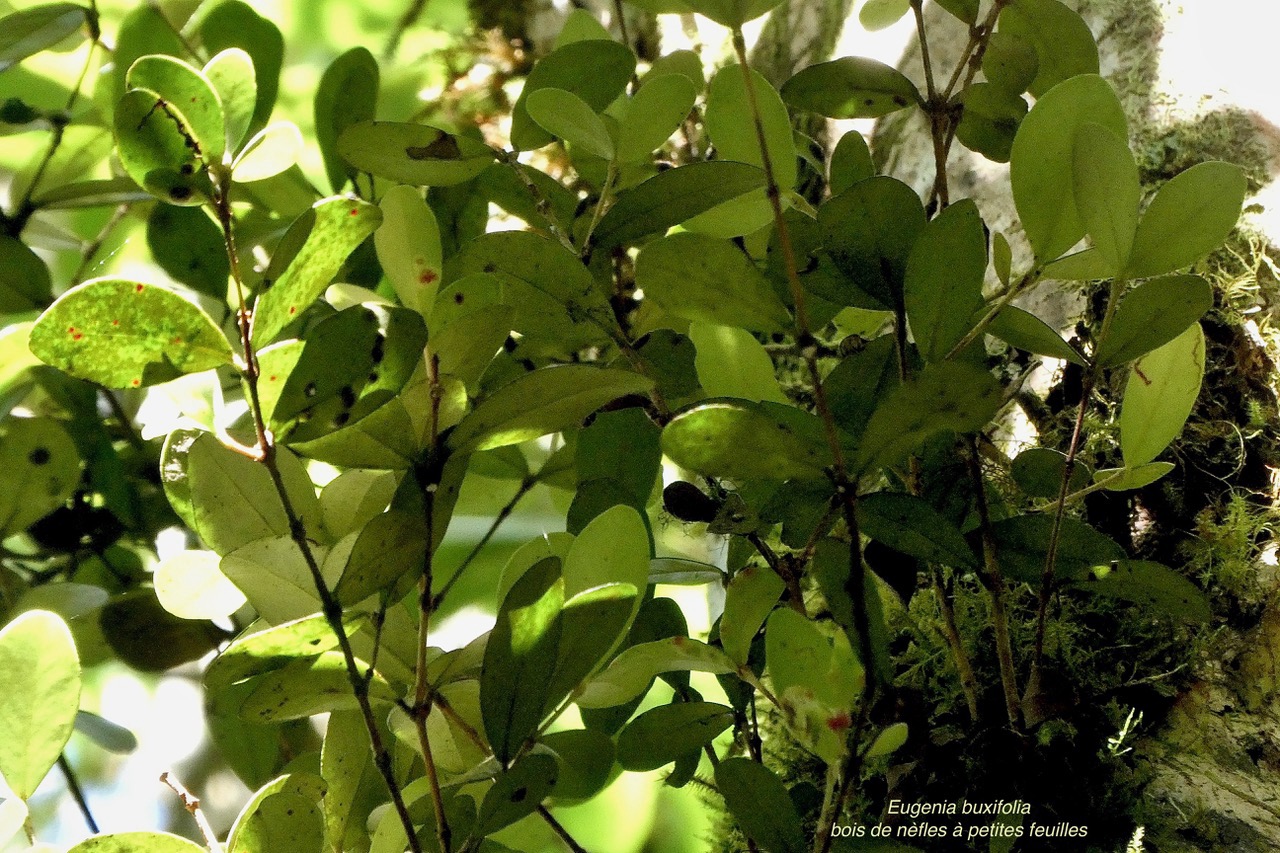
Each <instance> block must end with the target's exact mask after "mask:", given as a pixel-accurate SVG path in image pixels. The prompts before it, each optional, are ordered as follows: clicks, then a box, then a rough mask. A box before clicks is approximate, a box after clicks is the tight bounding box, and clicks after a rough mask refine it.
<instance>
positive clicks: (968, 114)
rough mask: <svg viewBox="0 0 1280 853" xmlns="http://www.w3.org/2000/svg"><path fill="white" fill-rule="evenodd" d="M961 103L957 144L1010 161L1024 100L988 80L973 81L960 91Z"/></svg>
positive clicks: (1024, 108) (1025, 107)
mask: <svg viewBox="0 0 1280 853" xmlns="http://www.w3.org/2000/svg"><path fill="white" fill-rule="evenodd" d="M960 103H961V104H962V105H963V107H964V113H963V115H961V117H960V124H959V126H958V127H957V128H956V139H958V140H960V144H962V145H963V146H964V147H965V148H968V149H969V150H970V151H976V152H978V153H979V154H981V155H982V156H984V157H986V158H987V159H988V160H991V161H993V162H996V163H1007V162H1009V156H1010V154H1011V153H1012V151H1013V140H1014V139H1015V138H1016V137H1017V133H1018V127H1019V126H1020V125H1021V124H1022V119H1023V118H1025V117H1026V115H1027V102H1026V101H1024V100H1023V99H1022V97H1021V96H1019V95H1016V94H1011V93H1009V92H1006V91H1004V90H1003V89H1000V88H998V87H996V86H994V85H992V84H991V83H974V84H973V85H971V86H969V88H967V89H965V90H964V92H962V93H961V94H960Z"/></svg>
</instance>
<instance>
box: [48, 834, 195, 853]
mask: <svg viewBox="0 0 1280 853" xmlns="http://www.w3.org/2000/svg"><path fill="white" fill-rule="evenodd" d="M203 852H204V848H203V847H201V846H200V845H199V844H196V843H195V842H194V841H188V840H187V839H185V838H181V837H179V836H177V835H170V834H169V833H167V832H113V833H111V834H110V835H95V836H94V837H92V838H88V839H85V840H84V841H81V842H80V843H79V844H77V845H76V846H75V847H72V848H71V849H70V850H69V851H67V853H203Z"/></svg>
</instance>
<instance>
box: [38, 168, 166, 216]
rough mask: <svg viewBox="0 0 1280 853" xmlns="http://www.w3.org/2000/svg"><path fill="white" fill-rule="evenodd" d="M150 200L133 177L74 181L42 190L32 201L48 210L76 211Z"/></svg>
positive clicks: (148, 195)
mask: <svg viewBox="0 0 1280 853" xmlns="http://www.w3.org/2000/svg"><path fill="white" fill-rule="evenodd" d="M42 183H43V182H42ZM151 198H152V196H151V194H150V193H148V192H144V191H143V190H141V189H139V188H138V185H137V184H136V183H134V181H133V179H132V178H129V177H126V176H123V175H122V176H121V177H119V178H103V179H101V180H91V181H73V182H72V183H69V184H63V185H62V186H57V187H50V188H49V189H47V190H41V191H40V192H39V193H38V194H37V195H36V196H35V198H33V199H32V201H33V202H34V203H35V204H36V206H38V207H41V208H43V209H45V210H76V209H79V208H83V207H106V206H108V205H117V204H132V203H134V202H139V201H150V200H151Z"/></svg>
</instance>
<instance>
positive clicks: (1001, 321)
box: [973, 305, 1085, 365]
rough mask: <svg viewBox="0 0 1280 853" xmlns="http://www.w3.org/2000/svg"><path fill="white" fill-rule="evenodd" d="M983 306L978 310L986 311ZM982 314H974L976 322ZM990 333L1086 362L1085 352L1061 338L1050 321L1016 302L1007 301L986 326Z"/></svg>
mask: <svg viewBox="0 0 1280 853" xmlns="http://www.w3.org/2000/svg"><path fill="white" fill-rule="evenodd" d="M985 313H986V309H983V310H982V311H980V312H979V314H985ZM979 319H980V317H978V316H975V317H974V318H973V322H974V323H977V321H978V320H979ZM987 334H990V335H994V336H995V337H997V338H999V339H1000V340H1002V341H1004V342H1005V343H1007V344H1008V345H1009V346H1011V347H1014V348H1016V349H1020V350H1025V351H1026V352H1030V353H1035V354H1036V355H1047V356H1049V357H1050V358H1060V359H1062V360H1063V361H1069V362H1071V363H1072V364H1079V365H1083V364H1084V363H1085V362H1084V356H1082V355H1080V353H1079V352H1078V351H1077V350H1076V348H1075V347H1073V346H1072V345H1071V344H1069V343H1067V342H1066V341H1064V340H1063V339H1062V336H1061V335H1059V334H1058V333H1057V332H1055V331H1054V330H1053V329H1052V328H1050V326H1049V324H1048V323H1046V322H1045V321H1044V320H1041V319H1040V318H1039V317H1037V316H1035V315H1034V314H1031V313H1029V312H1027V311H1023V310H1022V309H1021V308H1019V307H1017V306H1016V305H1006V306H1004V307H1003V308H1001V309H1000V313H999V314H997V315H996V317H995V319H994V320H992V321H991V324H990V325H988V326H987Z"/></svg>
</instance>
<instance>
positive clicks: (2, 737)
mask: <svg viewBox="0 0 1280 853" xmlns="http://www.w3.org/2000/svg"><path fill="white" fill-rule="evenodd" d="M0 679H2V680H3V682H4V685H5V689H4V690H3V691H0V774H2V775H3V776H4V780H5V782H6V783H7V784H8V786H9V788H10V789H11V790H12V791H13V792H14V793H15V794H17V795H18V797H20V798H21V799H24V800H26V799H30V797H31V795H32V794H33V793H35V790H36V788H38V787H39V786H40V781H41V780H42V779H44V777H45V774H46V773H48V772H49V769H50V768H51V767H53V765H54V764H55V763H56V762H57V760H58V756H60V755H61V754H62V748H63V747H64V746H65V745H66V743H67V739H68V738H70V737H71V730H72V726H73V724H74V722H75V717H76V710H77V709H78V708H79V707H80V661H79V659H78V657H77V656H76V647H75V643H74V642H72V639H71V632H70V631H69V630H68V629H67V625H66V623H65V622H63V621H62V619H60V618H59V617H58V616H56V615H55V614H53V613H49V612H48V611H45V610H31V611H28V612H26V613H23V614H22V615H20V616H18V617H17V618H16V619H14V620H13V621H12V622H10V623H9V624H8V625H6V626H5V627H4V629H3V630H0Z"/></svg>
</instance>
